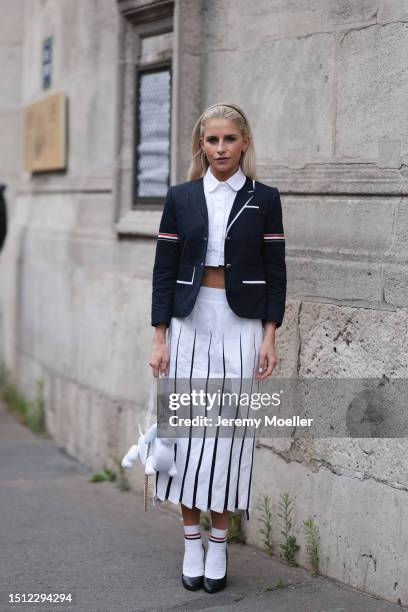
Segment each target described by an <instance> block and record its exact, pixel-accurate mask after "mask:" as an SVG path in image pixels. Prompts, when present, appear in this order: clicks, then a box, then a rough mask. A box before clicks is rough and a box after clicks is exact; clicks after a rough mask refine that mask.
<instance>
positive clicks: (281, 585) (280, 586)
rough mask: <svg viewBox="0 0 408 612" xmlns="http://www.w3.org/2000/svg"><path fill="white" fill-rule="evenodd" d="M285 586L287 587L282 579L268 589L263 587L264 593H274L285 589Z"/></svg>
mask: <svg viewBox="0 0 408 612" xmlns="http://www.w3.org/2000/svg"><path fill="white" fill-rule="evenodd" d="M287 586H288V583H287V582H283V580H282V578H279V580H278V581H277V582H276V584H273V585H272V586H269V587H265V588H264V591H276V590H277V589H286V587H287Z"/></svg>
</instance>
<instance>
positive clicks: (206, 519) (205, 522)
mask: <svg viewBox="0 0 408 612" xmlns="http://www.w3.org/2000/svg"><path fill="white" fill-rule="evenodd" d="M200 525H201V527H202V528H203V529H204V531H210V529H211V515H210V513H209V512H201V515H200Z"/></svg>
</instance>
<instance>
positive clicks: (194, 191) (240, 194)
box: [188, 177, 255, 234]
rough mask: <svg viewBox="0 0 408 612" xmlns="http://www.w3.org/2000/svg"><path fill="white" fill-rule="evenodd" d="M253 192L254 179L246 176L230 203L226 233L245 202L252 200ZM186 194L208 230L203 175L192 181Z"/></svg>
mask: <svg viewBox="0 0 408 612" xmlns="http://www.w3.org/2000/svg"><path fill="white" fill-rule="evenodd" d="M254 192H255V181H252V180H251V179H250V178H248V177H247V179H246V181H245V183H244V184H243V186H242V187H241V189H239V190H238V191H237V193H236V195H235V199H234V203H233V205H232V208H231V212H230V214H229V217H228V223H227V231H226V234H228V232H229V230H230V228H231V226H232V224H233V223H235V221H236V220H237V219H238V217H239V215H240V214H241V213H242V211H243V210H244V208H245V206H246V204H248V203H249V202H250V201H251V200H252V198H253V197H254ZM188 196H189V200H190V202H193V204H194V205H195V207H196V209H197V211H198V213H199V214H200V216H201V218H202V219H203V221H204V223H205V227H206V228H207V232H208V210H207V202H206V199H205V193H204V181H203V177H201V178H199V179H197V180H196V181H194V182H193V184H192V187H191V189H190V191H189V194H188Z"/></svg>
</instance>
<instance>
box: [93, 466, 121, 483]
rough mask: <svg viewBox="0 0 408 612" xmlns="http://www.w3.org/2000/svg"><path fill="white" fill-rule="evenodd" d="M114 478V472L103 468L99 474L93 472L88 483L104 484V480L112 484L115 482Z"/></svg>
mask: <svg viewBox="0 0 408 612" xmlns="http://www.w3.org/2000/svg"><path fill="white" fill-rule="evenodd" d="M116 476H117V475H116V472H115V471H114V470H111V469H109V468H108V467H106V466H104V467H103V468H102V469H101V470H99V472H95V473H94V474H92V476H91V477H90V479H89V482H105V481H106V480H109V481H110V482H113V481H114V480H116Z"/></svg>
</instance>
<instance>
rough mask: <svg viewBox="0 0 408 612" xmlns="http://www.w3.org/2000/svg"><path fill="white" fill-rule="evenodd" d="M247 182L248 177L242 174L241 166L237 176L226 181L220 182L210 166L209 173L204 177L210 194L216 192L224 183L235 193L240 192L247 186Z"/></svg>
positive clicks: (234, 175)
mask: <svg viewBox="0 0 408 612" xmlns="http://www.w3.org/2000/svg"><path fill="white" fill-rule="evenodd" d="M245 181H246V176H245V174H244V173H243V172H242V169H241V166H239V168H238V170H237V171H236V172H235V174H233V175H232V176H230V177H229V179H227V180H226V181H219V180H218V179H217V178H215V176H214V175H213V173H212V172H211V170H210V166H208V168H207V172H206V173H205V175H204V183H205V186H206V189H208V191H210V192H211V191H214V189H216V188H217V187H218V185H219V184H220V183H223V182H225V183H227V184H228V185H229V186H230V187H231V188H232V189H233V190H234V191H238V190H239V189H241V188H242V187H243V186H244V185H245Z"/></svg>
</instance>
